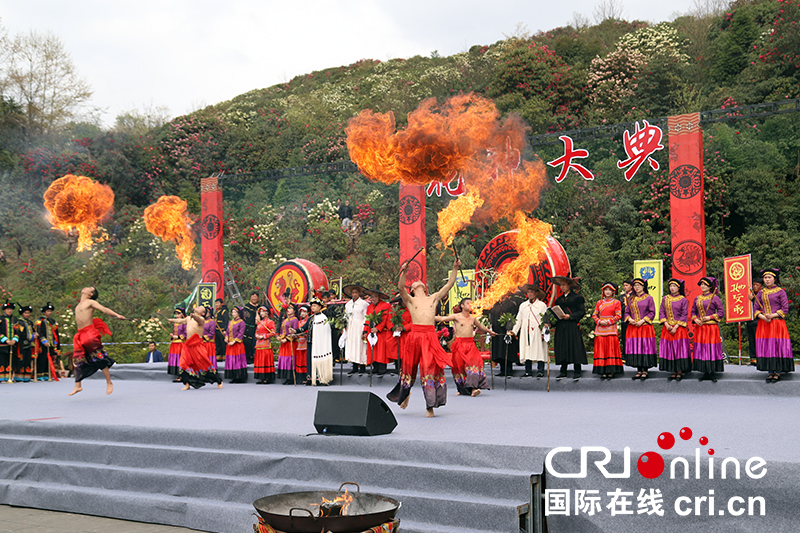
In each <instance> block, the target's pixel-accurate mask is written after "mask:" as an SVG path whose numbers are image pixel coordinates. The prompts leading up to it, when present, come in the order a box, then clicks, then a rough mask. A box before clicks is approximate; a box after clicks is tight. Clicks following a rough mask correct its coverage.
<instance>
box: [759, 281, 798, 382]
mask: <svg viewBox="0 0 800 533" xmlns="http://www.w3.org/2000/svg"><path fill="white" fill-rule="evenodd" d="M779 274H780V271H779V270H778V269H777V268H768V269H766V270H762V271H761V275H762V277H763V278H764V288H763V289H761V290H760V291H759V292H758V294H757V295H756V304H755V309H756V317H757V318H758V326H757V329H756V356H757V363H756V364H757V367H756V368H758V369H759V370H762V371H766V372H769V376H768V377H767V383H775V382H776V381H779V380H780V379H781V372H794V359H793V358H792V341H791V340H790V339H789V330H788V328H787V327H786V313H788V312H789V298H788V297H787V296H786V291H784V290H783V289H782V288H780V287H779V286H778V283H779V282H780V277H779Z"/></svg>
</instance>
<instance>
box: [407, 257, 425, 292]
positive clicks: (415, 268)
mask: <svg viewBox="0 0 800 533" xmlns="http://www.w3.org/2000/svg"><path fill="white" fill-rule="evenodd" d="M421 279H422V267H421V266H420V264H419V260H418V259H414V260H413V261H411V263H409V264H408V271H407V272H406V285H408V286H409V287H410V286H411V284H412V283H414V282H415V281H419V280H421Z"/></svg>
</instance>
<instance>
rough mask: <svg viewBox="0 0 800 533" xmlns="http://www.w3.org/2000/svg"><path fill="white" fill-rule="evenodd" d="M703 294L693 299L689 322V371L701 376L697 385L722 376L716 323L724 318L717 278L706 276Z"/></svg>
mask: <svg viewBox="0 0 800 533" xmlns="http://www.w3.org/2000/svg"><path fill="white" fill-rule="evenodd" d="M697 284H698V285H700V289H701V290H702V291H703V294H701V295H700V296H697V297H696V298H695V299H694V305H692V313H691V318H692V322H694V323H695V327H694V361H693V362H692V369H693V370H696V371H698V372H702V375H701V376H700V381H703V380H704V379H710V380H711V381H713V382H714V383H716V382H717V376H716V375H715V372H723V371H724V370H725V364H724V362H723V357H724V356H723V355H722V337H721V336H720V334H719V322H720V320H722V319H723V318H724V317H725V309H724V308H723V306H722V300H720V298H719V296H717V278H712V277H711V276H706V277H705V278H702V279H701V280H700V281H699V282H697Z"/></svg>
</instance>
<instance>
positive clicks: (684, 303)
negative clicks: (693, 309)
mask: <svg viewBox="0 0 800 533" xmlns="http://www.w3.org/2000/svg"><path fill="white" fill-rule="evenodd" d="M675 320H677V321H678V322H689V300H687V299H686V298H682V299H681V300H680V301H678V309H677V312H676V313H675Z"/></svg>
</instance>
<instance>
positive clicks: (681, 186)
mask: <svg viewBox="0 0 800 533" xmlns="http://www.w3.org/2000/svg"><path fill="white" fill-rule="evenodd" d="M702 185H703V176H702V173H701V172H700V169H699V168H697V167H696V166H694V165H681V166H679V167H678V168H676V169H675V170H673V171H672V172H670V173H669V192H670V194H672V196H674V197H675V198H681V199H686V198H691V197H692V196H695V195H696V194H697V193H699V192H700V189H701V188H702Z"/></svg>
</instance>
